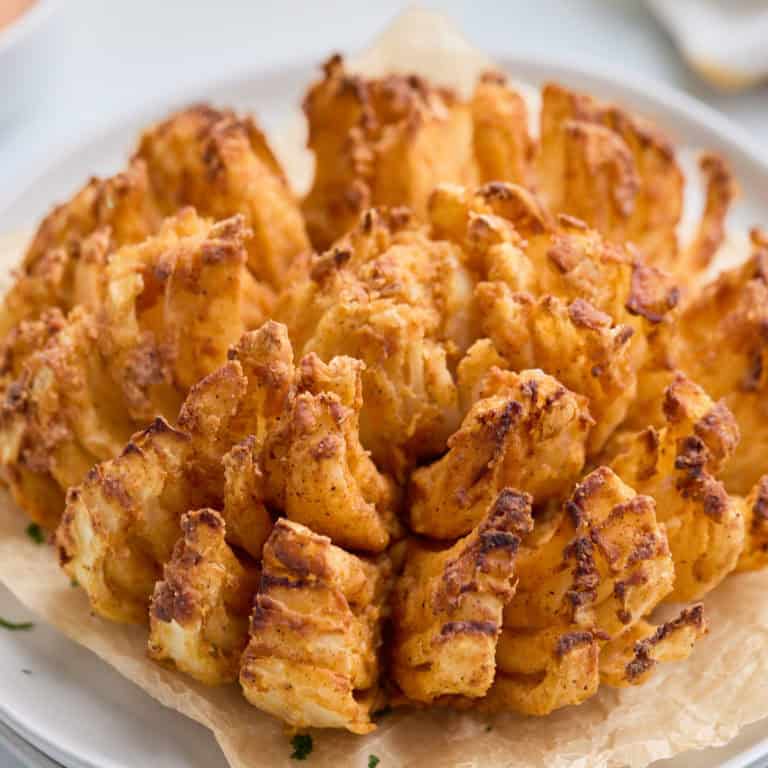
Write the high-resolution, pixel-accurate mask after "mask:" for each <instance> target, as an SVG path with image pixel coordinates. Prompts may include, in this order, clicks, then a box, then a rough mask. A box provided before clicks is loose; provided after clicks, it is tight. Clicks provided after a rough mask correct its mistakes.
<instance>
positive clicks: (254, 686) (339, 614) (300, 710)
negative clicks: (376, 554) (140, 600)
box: [240, 518, 390, 734]
mask: <svg viewBox="0 0 768 768" xmlns="http://www.w3.org/2000/svg"><path fill="white" fill-rule="evenodd" d="M389 570H390V568H389V563H388V560H387V559H386V558H383V559H381V560H379V561H377V562H371V561H368V560H364V559H363V558H360V557H356V556H355V555H352V554H349V553H348V552H345V551H344V550H343V549H340V548H339V547H336V546H334V545H333V544H331V541H330V539H328V538H327V537H325V536H320V535H318V534H316V533H313V532H312V531H311V530H310V529H309V528H305V527H304V526H303V525H300V524H299V523H295V522H292V521H289V520H286V519H284V518H283V519H280V520H278V521H277V523H276V524H275V527H274V529H273V531H272V534H271V536H270V537H269V539H268V540H267V543H266V545H265V547H264V559H263V561H262V576H261V584H260V586H259V590H258V592H257V594H256V599H255V602H254V608H253V614H252V616H251V626H250V639H249V642H248V647H247V648H246V650H245V653H244V654H243V658H242V666H241V669H240V684H241V685H242V688H243V693H244V694H245V697H246V698H247V699H248V701H250V702H251V704H253V705H254V706H257V707H259V709H263V710H264V711H266V712H269V713H271V714H273V715H275V716H277V717H281V718H282V719H283V720H285V721H286V722H287V723H288V724H289V725H291V726H293V727H295V728H307V727H316V728H346V729H347V730H349V731H352V732H353V733H360V734H363V733H369V732H370V731H372V730H374V729H375V727H376V726H375V725H374V724H373V723H372V722H371V719H370V715H371V711H372V710H373V709H374V708H375V705H376V702H377V699H378V696H379V694H378V678H379V662H378V656H377V654H378V648H379V645H380V644H381V620H382V618H383V617H384V616H385V615H386V602H385V601H386V595H387V592H388V588H389V582H390V576H389Z"/></svg>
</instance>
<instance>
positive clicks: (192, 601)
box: [148, 509, 259, 685]
mask: <svg viewBox="0 0 768 768" xmlns="http://www.w3.org/2000/svg"><path fill="white" fill-rule="evenodd" d="M181 530H182V532H183V536H182V538H181V539H179V541H178V542H177V543H176V546H175V547H174V549H173V556H172V558H171V560H170V561H169V562H168V563H166V565H165V568H164V569H163V580H162V581H159V582H158V583H157V584H156V585H155V589H154V594H153V597H152V603H151V607H150V628H149V643H148V648H149V656H150V658H153V659H155V660H156V661H161V662H167V663H169V664H172V665H174V666H175V667H176V668H177V669H179V670H180V671H182V672H186V673H187V674H188V675H191V676H192V677H194V678H195V679H196V680H200V681H201V682H203V683H206V684H208V685H218V684H221V683H230V682H234V681H235V680H237V678H238V672H239V668H240V655H241V654H242V652H243V649H244V648H245V645H246V643H247V640H248V614H249V612H250V607H251V601H252V599H253V595H254V593H255V592H256V587H257V584H258V577H259V573H258V569H257V568H255V567H254V566H253V565H244V564H242V563H241V562H240V561H239V560H238V558H237V557H236V556H235V555H234V553H233V552H232V550H231V549H230V548H229V546H228V545H227V543H226V541H225V539H224V520H223V518H222V517H221V515H220V514H219V513H218V512H216V511H215V510H213V509H201V510H197V511H195V512H187V513H186V514H185V515H184V516H183V517H182V518H181Z"/></svg>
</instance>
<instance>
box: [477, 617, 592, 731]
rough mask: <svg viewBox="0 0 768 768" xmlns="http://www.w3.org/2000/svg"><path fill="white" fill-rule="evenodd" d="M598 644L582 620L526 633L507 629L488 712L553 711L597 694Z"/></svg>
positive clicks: (485, 704)
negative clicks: (584, 627) (582, 625)
mask: <svg viewBox="0 0 768 768" xmlns="http://www.w3.org/2000/svg"><path fill="white" fill-rule="evenodd" d="M599 653H600V649H599V643H598V641H597V639H596V637H595V635H594V633H593V632H592V631H590V630H584V629H580V628H579V627H578V625H571V626H563V627H557V628H554V627H548V628H544V629H539V630H534V631H531V632H527V631H525V630H509V629H506V628H505V629H504V631H503V632H502V633H501V637H500V638H499V646H498V651H497V653H496V665H497V668H498V671H497V673H496V679H495V680H494V683H493V685H492V686H491V688H490V690H489V691H488V695H487V696H486V697H485V698H483V699H481V700H480V701H479V702H478V705H477V708H478V709H479V710H480V711H483V712H504V711H512V712H520V713H521V714H524V715H538V716H542V715H548V714H549V713H550V712H553V711H554V710H556V709H561V708H562V707H566V706H569V705H572V704H580V703H581V702H583V701H586V700H587V699H589V698H590V697H592V696H594V695H595V694H596V693H597V689H598V686H599V684H600V678H599V674H598V658H599Z"/></svg>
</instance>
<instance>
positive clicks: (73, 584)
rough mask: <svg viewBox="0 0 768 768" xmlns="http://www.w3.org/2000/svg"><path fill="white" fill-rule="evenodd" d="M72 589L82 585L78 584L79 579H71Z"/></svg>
mask: <svg viewBox="0 0 768 768" xmlns="http://www.w3.org/2000/svg"><path fill="white" fill-rule="evenodd" d="M69 586H70V587H79V586H80V585H79V584H78V583H77V579H71V580H70V582H69Z"/></svg>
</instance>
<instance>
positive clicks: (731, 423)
mask: <svg viewBox="0 0 768 768" xmlns="http://www.w3.org/2000/svg"><path fill="white" fill-rule="evenodd" d="M663 410H664V416H665V419H666V422H665V425H664V426H663V427H662V428H660V429H656V428H655V427H648V428H647V429H645V430H642V431H641V432H638V433H636V434H634V435H627V436H625V437H624V438H623V439H622V441H621V444H620V447H619V449H618V453H617V455H616V457H615V458H614V459H613V460H612V462H611V466H612V467H613V469H614V470H615V471H616V472H617V474H618V475H619V476H621V477H622V478H623V479H624V480H625V481H626V482H628V483H631V484H632V485H633V486H634V487H635V488H636V489H637V490H638V491H639V492H640V493H645V494H648V495H649V496H653V498H654V499H656V505H657V512H658V516H659V519H660V520H661V521H662V522H664V523H665V525H666V529H667V534H668V536H669V545H670V548H671V550H672V557H673V559H674V561H675V589H674V591H673V592H672V594H671V595H670V600H676V601H678V602H679V601H685V600H695V599H698V598H700V597H702V596H703V595H705V594H706V593H707V592H709V591H710V590H711V589H713V588H714V587H715V586H717V585H718V584H719V583H720V582H721V581H722V580H723V579H724V578H725V577H726V576H727V575H728V574H729V573H730V572H731V571H732V570H733V569H734V568H735V567H736V563H737V561H738V559H739V555H740V553H741V551H742V548H743V546H744V536H745V532H744V515H743V502H742V501H741V499H739V498H736V497H732V496H729V495H728V493H727V492H726V490H725V488H724V486H723V484H722V483H721V482H720V481H719V480H718V479H717V475H718V474H719V473H720V471H721V469H722V467H723V466H724V465H725V463H726V462H727V461H728V459H729V457H730V456H731V454H732V453H733V450H734V448H735V446H736V444H737V442H738V439H739V431H738V427H737V425H736V422H735V420H734V418H733V416H732V415H731V413H730V412H729V411H728V409H727V408H726V407H725V405H724V404H723V403H722V402H721V403H717V404H715V403H713V402H712V400H711V399H710V398H709V397H708V396H707V395H706V393H705V392H704V391H703V390H702V389H701V388H700V387H699V386H697V385H696V384H694V383H693V382H692V381H690V380H689V379H686V378H685V377H684V376H682V375H679V376H678V377H677V378H676V379H675V381H674V382H673V383H672V384H671V385H670V386H669V387H668V388H667V390H666V393H665V397H664V406H663Z"/></svg>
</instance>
